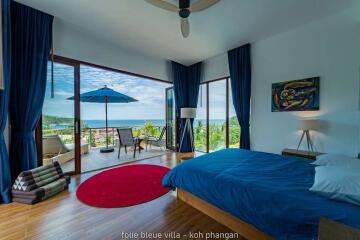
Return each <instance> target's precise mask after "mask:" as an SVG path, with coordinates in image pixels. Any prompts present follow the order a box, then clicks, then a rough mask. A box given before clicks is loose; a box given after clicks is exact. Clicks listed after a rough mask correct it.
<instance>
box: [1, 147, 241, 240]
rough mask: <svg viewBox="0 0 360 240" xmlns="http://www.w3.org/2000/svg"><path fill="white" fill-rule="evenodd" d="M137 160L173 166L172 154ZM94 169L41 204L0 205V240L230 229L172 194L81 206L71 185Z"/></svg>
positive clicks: (186, 233) (79, 239)
mask: <svg viewBox="0 0 360 240" xmlns="http://www.w3.org/2000/svg"><path fill="white" fill-rule="evenodd" d="M138 163H150V164H158V165H164V166H168V167H174V166H175V165H176V164H177V159H176V155H175V153H167V154H166V155H163V156H161V157H155V158H152V159H146V160H143V161H138V162H136V163H134V164H138ZM95 173H97V172H91V173H86V174H83V175H81V176H74V177H73V178H72V181H71V184H70V187H69V190H68V191H64V192H62V193H61V194H59V195H57V196H55V197H53V198H51V199H48V200H46V201H45V202H42V203H39V204H36V205H33V206H29V205H23V204H18V203H11V204H8V205H0V239H1V240H7V239H46V240H51V239H61V240H65V239H76V240H82V239H159V238H150V237H149V236H148V237H144V238H140V237H137V238H136V237H131V236H129V235H127V236H125V235H123V234H124V233H127V234H131V233H139V234H141V232H143V233H144V232H147V233H163V234H165V233H171V232H173V233H177V234H179V235H177V236H175V235H173V238H167V239H205V236H206V233H210V232H213V233H233V232H232V231H231V230H230V229H228V228H226V227H224V226H223V225H221V224H219V223H217V222H215V221H214V220H212V219H211V218H209V217H207V216H206V215H204V214H202V213H201V212H199V211H197V210H196V209H194V208H192V207H190V206H189V205H187V204H186V203H184V202H182V201H180V200H177V199H176V196H175V194H174V193H173V192H172V193H168V194H166V195H164V196H162V197H160V198H158V199H156V200H153V201H151V202H148V203H145V204H141V205H137V206H133V207H127V208H111V209H103V208H94V207H89V206H87V205H84V204H82V203H80V202H79V201H78V200H77V199H76V195H75V192H76V187H77V186H78V185H79V184H80V183H81V182H83V181H84V180H85V179H87V178H89V177H90V176H92V175H94V174H95ZM197 232H201V233H202V234H203V236H202V237H201V236H200V237H198V238H192V237H194V235H193V236H190V233H197ZM163 236H164V235H163ZM177 237H179V238H177ZM160 239H165V237H161V238H160ZM210 239H215V238H210ZM217 239H224V238H217ZM233 239H239V238H233Z"/></svg>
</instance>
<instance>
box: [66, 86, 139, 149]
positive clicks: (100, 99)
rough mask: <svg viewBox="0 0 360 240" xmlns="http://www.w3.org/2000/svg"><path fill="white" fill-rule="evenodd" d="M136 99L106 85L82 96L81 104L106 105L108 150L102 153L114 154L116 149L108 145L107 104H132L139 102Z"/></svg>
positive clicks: (73, 97) (72, 98) (106, 122)
mask: <svg viewBox="0 0 360 240" xmlns="http://www.w3.org/2000/svg"><path fill="white" fill-rule="evenodd" d="M67 99H68V100H75V96H72V97H69V98H67ZM137 101H138V100H136V99H135V98H132V97H129V96H127V95H125V94H122V93H119V92H116V91H114V90H112V89H111V88H108V87H107V86H106V85H105V86H104V87H103V88H99V89H97V90H94V91H90V92H86V93H82V94H80V102H89V103H105V124H106V127H105V128H106V148H105V149H100V152H104V153H106V152H112V151H114V148H109V143H108V117H107V115H108V114H107V104H108V103H130V102H137Z"/></svg>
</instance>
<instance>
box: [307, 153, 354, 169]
mask: <svg viewBox="0 0 360 240" xmlns="http://www.w3.org/2000/svg"><path fill="white" fill-rule="evenodd" d="M350 159H351V160H354V159H355V160H356V158H352V157H349V156H346V155H343V154H334V153H327V154H321V155H319V156H317V157H316V161H314V162H312V163H311V164H313V165H318V166H325V165H328V164H327V163H328V162H329V161H330V162H332V165H341V162H342V161H346V160H350ZM336 163H339V164H336Z"/></svg>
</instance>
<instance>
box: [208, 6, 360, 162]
mask: <svg viewBox="0 0 360 240" xmlns="http://www.w3.org/2000/svg"><path fill="white" fill-rule="evenodd" d="M358 12H359V8H355V9H350V10H347V11H344V12H342V13H340V14H337V15H333V16H330V17H328V18H325V19H322V20H320V21H317V22H313V23H311V24H308V25H305V26H302V27H300V28H297V29H295V30H292V31H289V32H286V33H283V34H279V35H276V36H273V37H271V38H267V39H264V40H261V41H258V42H255V43H253V44H252V74H253V77H252V106H251V114H252V121H251V141H252V148H253V149H254V150H260V151H267V152H274V153H279V152H280V151H281V150H282V149H283V148H285V147H290V148H294V147H296V145H297V142H298V140H299V138H300V134H301V132H300V131H298V130H297V120H298V118H300V117H315V118H318V119H320V120H322V122H323V123H324V124H323V129H321V131H319V132H316V133H314V135H313V136H314V140H315V145H316V147H317V150H318V151H322V152H341V153H345V154H349V155H356V154H357V153H358V152H360V140H359V138H360V137H359V133H360V129H359V128H360V116H359V115H360V113H359V81H360V80H359V78H360V77H359V67H360V16H359V15H358ZM227 75H229V71H228V65H227V55H226V53H224V54H222V55H220V56H216V57H214V58H212V59H209V60H207V61H206V62H205V71H204V81H207V80H211V79H215V78H218V77H221V76H227ZM313 76H320V77H321V80H320V111H315V112H292V113H290V112H283V113H272V112H271V83H274V82H280V81H284V80H295V79H301V78H306V77H313Z"/></svg>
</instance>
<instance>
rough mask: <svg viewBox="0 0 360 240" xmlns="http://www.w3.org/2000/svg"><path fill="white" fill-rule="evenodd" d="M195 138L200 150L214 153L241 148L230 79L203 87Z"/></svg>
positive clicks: (204, 84)
mask: <svg viewBox="0 0 360 240" xmlns="http://www.w3.org/2000/svg"><path fill="white" fill-rule="evenodd" d="M194 135H195V149H196V150H197V151H203V152H212V151H217V150H220V149H224V148H238V147H239V146H240V125H239V122H238V120H237V117H236V112H235V108H234V105H233V99H232V92H231V83H230V79H229V78H224V79H220V80H215V81H210V82H206V83H202V84H201V85H200V92H199V98H198V104H197V117H196V119H195V121H194Z"/></svg>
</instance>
